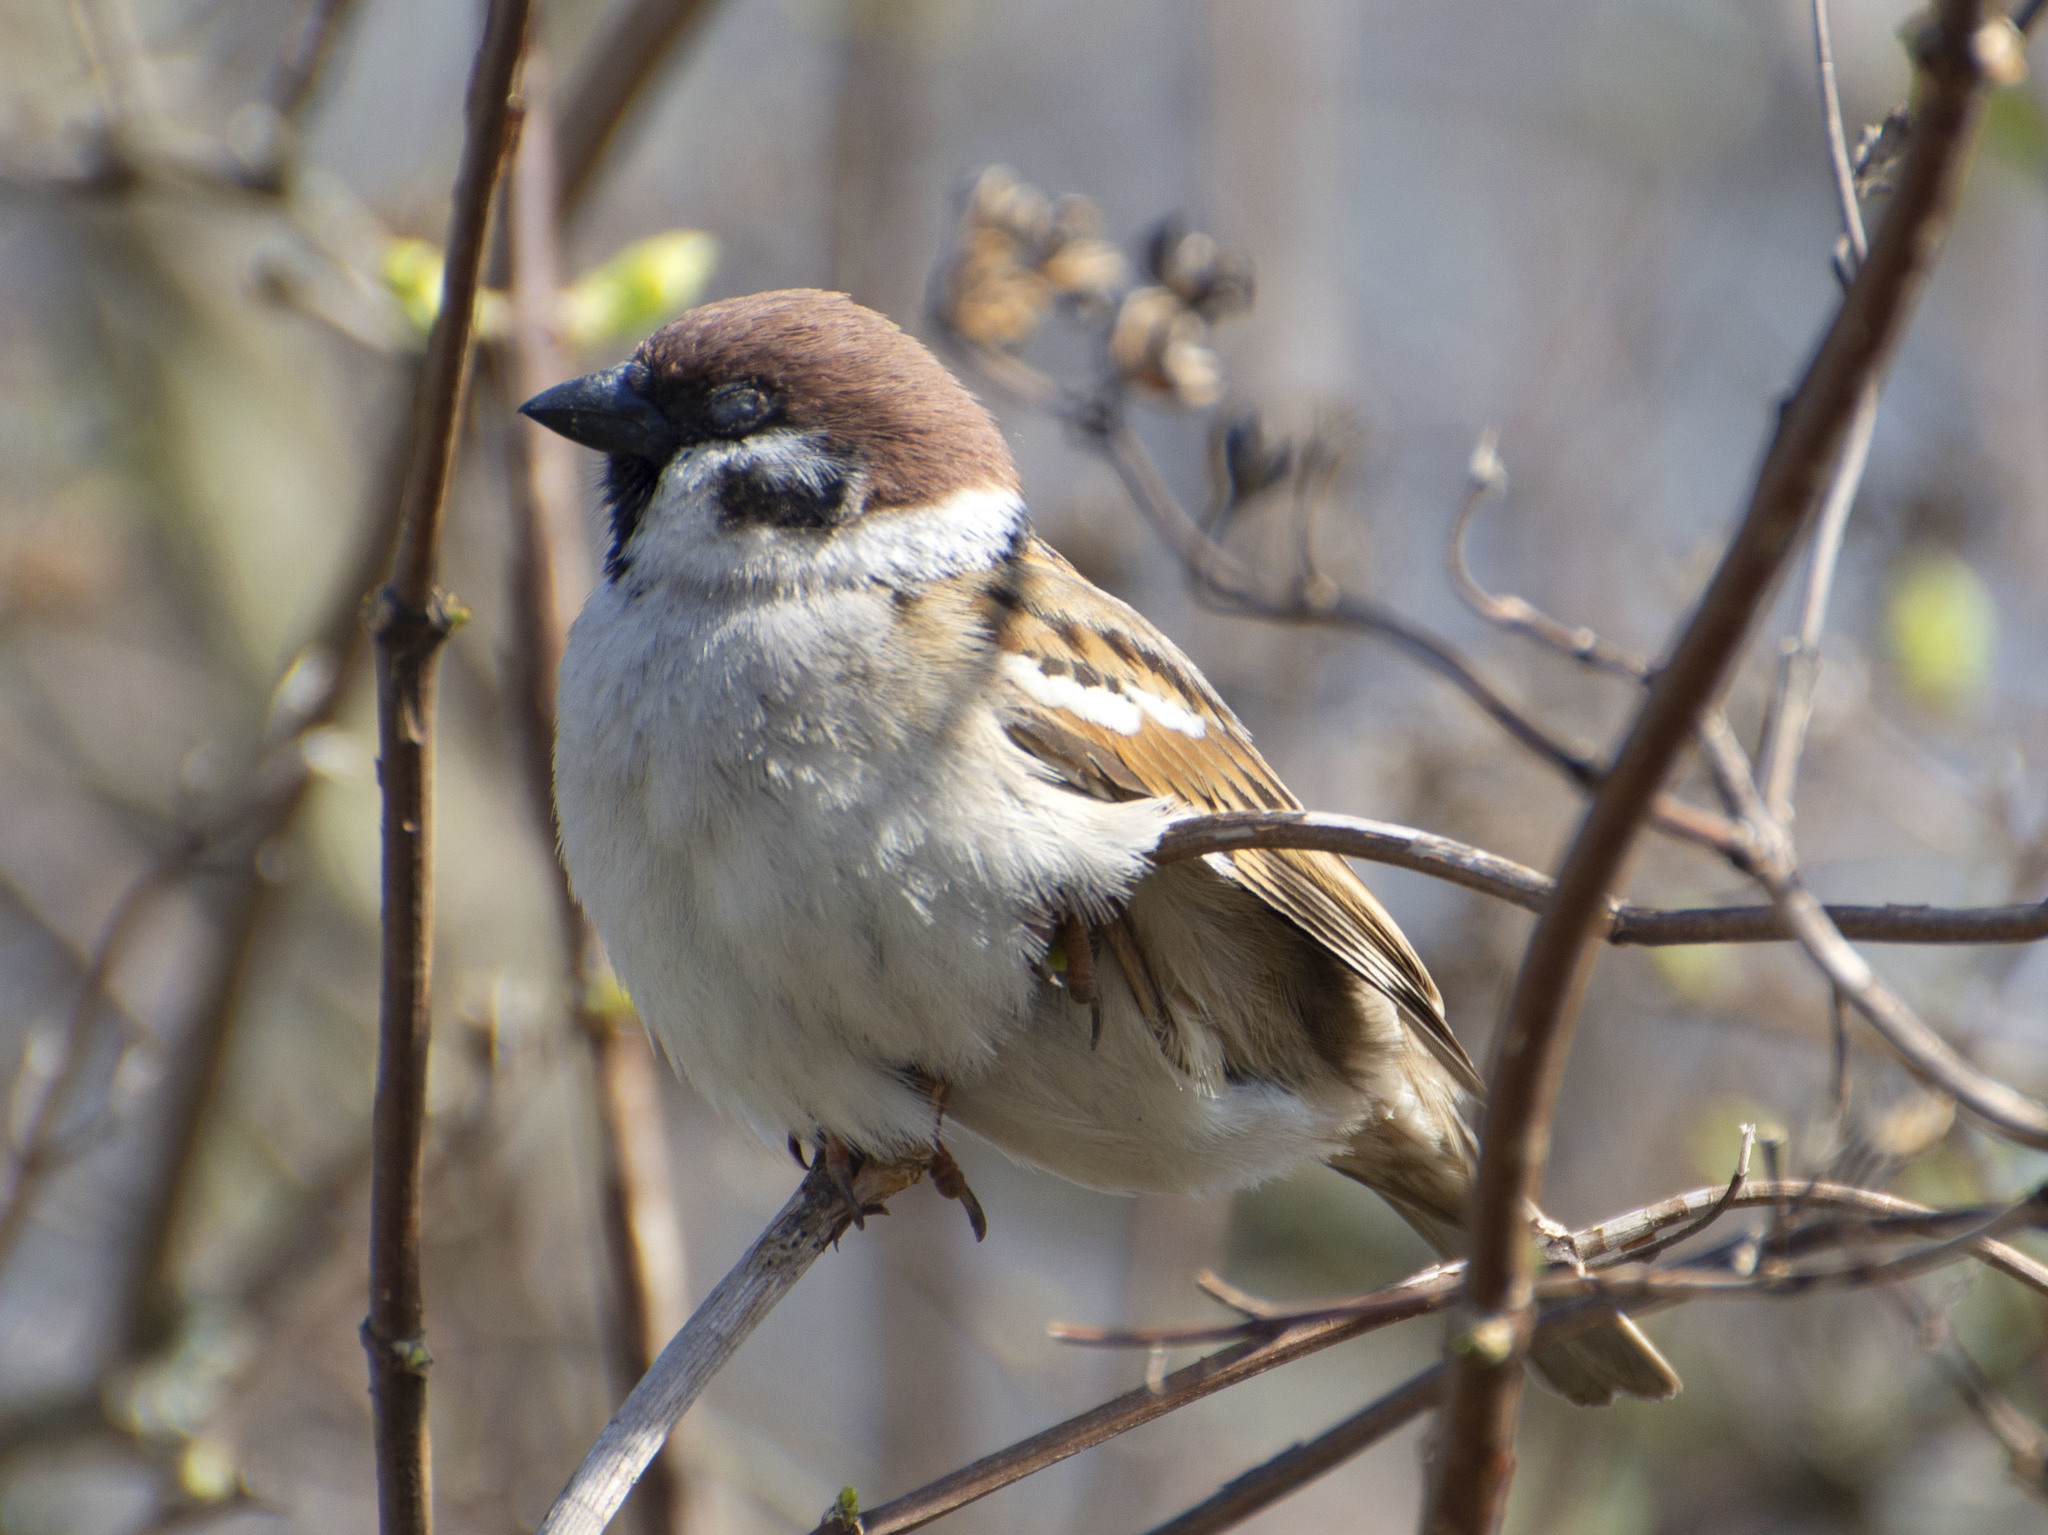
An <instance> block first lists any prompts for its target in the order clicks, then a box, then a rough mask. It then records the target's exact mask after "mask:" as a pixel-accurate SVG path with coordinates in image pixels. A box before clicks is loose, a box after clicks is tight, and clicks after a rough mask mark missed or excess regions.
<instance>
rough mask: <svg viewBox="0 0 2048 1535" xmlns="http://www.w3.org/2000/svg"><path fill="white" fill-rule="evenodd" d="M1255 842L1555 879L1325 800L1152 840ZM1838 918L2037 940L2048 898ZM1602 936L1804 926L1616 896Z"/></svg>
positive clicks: (1756, 910)
mask: <svg viewBox="0 0 2048 1535" xmlns="http://www.w3.org/2000/svg"><path fill="white" fill-rule="evenodd" d="M1249 848H1302V849H1306V850H1309V851H1312V852H1323V853H1338V854H1341V855H1343V856H1344V857H1346V858H1358V859H1363V860H1365V861H1367V862H1370V863H1383V864H1387V865H1390V866H1392V867H1394V868H1400V869H1412V870H1414V871H1415V872H1416V873H1418V874H1427V875H1430V876H1432V877H1433V878H1436V879H1441V880H1443V881H1444V882H1445V883H1447V884H1453V885H1459V886H1462V887H1463V888H1465V889H1467V890H1476V891H1478V892H1479V893H1480V894H1482V895H1490V896H1492V897H1494V898H1495V899H1496V900H1501V901H1506V902H1507V903H1508V904H1509V905H1511V906H1519V907H1521V908H1522V909H1523V910H1524V911H1533V912H1540V911H1542V910H1543V909H1544V907H1545V906H1546V905H1547V904H1548V903H1549V900H1550V896H1551V892H1552V890H1553V889H1554V888H1555V886H1554V884H1553V882H1552V880H1551V879H1550V877H1549V876H1548V875H1546V874H1539V873H1538V872H1537V871H1536V870H1534V869H1531V868H1529V867H1528V866H1527V865H1525V864H1519V863H1516V862H1515V861H1514V860H1513V859H1511V858H1503V857H1501V856H1500V855H1499V854H1498V853H1489V852H1487V851H1486V850H1485V849H1484V848H1476V847H1473V846H1471V845H1470V844H1469V843H1464V842H1459V841H1457V840H1455V839H1453V838H1450V837H1442V836H1438V835H1437V834H1436V833H1434V832H1426V831H1418V830H1416V829H1415V828H1414V827H1410V826H1397V825H1395V824H1393V823H1392V822H1388V821H1371V820H1366V819H1364V818H1362V817H1359V816H1342V815H1331V814H1328V813H1326V812H1323V811H1316V810H1226V811H1218V812H1214V813H1211V814H1206V815H1191V816H1184V817H1182V818H1181V819H1180V820H1178V821H1175V822H1174V823H1173V824H1172V825H1170V826H1169V827H1167V829H1166V831H1165V833H1164V834H1163V835H1162V836H1161V837H1160V839H1159V842H1158V844H1157V845H1156V846H1155V847H1154V848H1153V850H1152V861H1153V862H1154V863H1156V864H1166V863H1176V862H1179V861H1182V860H1184V859H1189V858H1201V857H1205V856H1207V855H1209V854H1213V853H1231V852H1242V851H1244V850H1246V849H1249ZM1823 910H1824V911H1825V912H1826V914H1827V916H1828V919H1829V920H1830V921H1831V922H1833V923H1835V924H1836V926H1837V928H1838V929H1839V930H1840V932H1841V933H1842V934H1843V935H1844V936H1845V937H1849V938H1857V939H1861V940H1863V941H1864V942H1866V943H1925V944H1964V943H1968V944H1978V943H2032V942H2034V941H2036V940H2038V939H2041V938H2048V902H2038V901H2032V902H2025V903H2021V904H2016V905H2010V906H1977V907H1947V906H1897V905H1893V906H1829V907H1825V908H1823ZM1606 913H1607V915H1606V927H1605V929H1604V931H1603V933H1602V936H1603V937H1604V938H1605V939H1606V940H1607V942H1609V943H1612V944H1623V945H1629V946H1632V947H1654V948H1661V947H1668V946H1672V945H1679V944H1699V943H1775V942H1793V941H1797V940H1798V939H1799V936H1800V935H1799V932H1798V930H1797V929H1796V927H1795V926H1794V925H1793V924H1792V922H1791V921H1790V920H1789V919H1788V918H1786V917H1785V916H1784V915H1783V914H1782V913H1781V912H1780V911H1779V910H1778V908H1777V907H1776V906H1702V907H1693V908H1679V909H1675V910H1664V909H1659V908H1655V907H1647V906H1637V905H1635V904H1633V903H1631V902H1628V901H1615V900H1612V899H1611V898H1610V899H1609V900H1608V902H1607V906H1606Z"/></svg>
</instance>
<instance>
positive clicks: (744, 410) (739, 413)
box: [704, 384, 773, 437]
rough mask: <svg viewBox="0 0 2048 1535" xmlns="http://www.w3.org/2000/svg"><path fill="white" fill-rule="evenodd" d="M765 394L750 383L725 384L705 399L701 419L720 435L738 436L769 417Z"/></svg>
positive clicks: (769, 407) (769, 408)
mask: <svg viewBox="0 0 2048 1535" xmlns="http://www.w3.org/2000/svg"><path fill="white" fill-rule="evenodd" d="M772 409H773V407H772V406H771V405H770V404H769V402H768V396H767V395H765V394H763V393H762V392H761V391H760V390H758V389H756V388H755V387H754V386H753V385H752V384H727V385H726V386H724V387H723V388H721V389H714V390H713V391H712V392H711V398H710V399H709V400H707V401H706V402H705V405H704V418H705V420H706V421H708V422H709V423H710V426H711V430H712V431H714V432H716V433H718V435H719V436H721V437H741V436H744V435H745V434H746V433H748V432H751V431H752V430H753V429H754V428H755V427H757V426H759V425H760V424H761V423H762V422H763V421H766V420H767V419H768V415H769V412H770V411H771V410H772Z"/></svg>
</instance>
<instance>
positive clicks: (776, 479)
mask: <svg viewBox="0 0 2048 1535" xmlns="http://www.w3.org/2000/svg"><path fill="white" fill-rule="evenodd" d="M846 491H847V483H846V476H845V475H844V474H843V473H841V472H839V471H838V470H837V469H833V470H831V471H828V472H827V473H826V474H825V475H824V476H823V478H822V479H820V480H818V481H816V482H813V481H812V480H809V479H800V478H784V477H782V476H778V475H771V474H769V473H768V472H767V471H766V470H765V469H764V468H763V467H762V466H760V465H758V464H748V465H745V466H740V467H734V468H730V469H727V470H726V471H725V472H724V473H723V474H722V475H720V476H719V480H718V504H719V508H720V511H721V520H722V521H723V522H725V523H727V524H728V525H733V524H742V523H751V524H754V525H757V526H760V527H774V528H798V529H804V528H808V529H825V528H836V527H838V526H839V525H840V524H841V523H842V522H844V521H846Z"/></svg>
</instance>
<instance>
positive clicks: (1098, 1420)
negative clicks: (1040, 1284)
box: [812, 1183, 2048, 1535]
mask: <svg viewBox="0 0 2048 1535" xmlns="http://www.w3.org/2000/svg"><path fill="white" fill-rule="evenodd" d="M1791 1194H1798V1195H1801V1196H1803V1197H1805V1198H1806V1199H1807V1200H1808V1202H1809V1207H1810V1208H1812V1209H1815V1210H1833V1211H1843V1212H1848V1213H1852V1214H1856V1215H1859V1216H1862V1217H1865V1219H1864V1220H1863V1221H1861V1222H1859V1229H1860V1230H1863V1231H1866V1232H1867V1231H1868V1229H1869V1227H1870V1225H1871V1223H1872V1222H1892V1223H1896V1228H1897V1231H1898V1232H1899V1234H1902V1235H1916V1234H1931V1235H1937V1236H1940V1235H1950V1236H1952V1235H1954V1234H1955V1232H1956V1230H1958V1229H1961V1228H1966V1227H1981V1226H1982V1225H1983V1223H1984V1222H1986V1221H1987V1220H1990V1219H1992V1218H1993V1217H1995V1216H1997V1215H1999V1214H2002V1213H2004V1212H1997V1211H1993V1212H1985V1211H1960V1212H1942V1211H1937V1210H1934V1209H1932V1208H1931V1207H1929V1206H1927V1205H1920V1204H1915V1203H1913V1202H1912V1201H1911V1200H1907V1199H1900V1198H1899V1197H1897V1196H1896V1195H1892V1194H1885V1193H1882V1192H1879V1191H1877V1190H1874V1189H1859V1188H1851V1187H1848V1186H1846V1185H1842V1184H1834V1183H1818V1184H1812V1185H1808V1184H1805V1183H1798V1184H1791V1183H1788V1184H1786V1185H1784V1186H1783V1187H1780V1186H1777V1185H1773V1184H1756V1183H1750V1184H1748V1185H1747V1186H1746V1187H1745V1188H1744V1189H1743V1190H1742V1191H1741V1192H1740V1193H1738V1194H1737V1195H1736V1196H1735V1197H1734V1198H1733V1199H1732V1200H1731V1199H1729V1198H1728V1191H1727V1187H1726V1185H1716V1186H1714V1187H1712V1188H1703V1189H1694V1190H1692V1191H1690V1192H1688V1193H1685V1194H1679V1195H1675V1196H1673V1197H1672V1198H1669V1199H1665V1200H1660V1201H1658V1202H1657V1203H1655V1204H1652V1205H1646V1206H1644V1207H1642V1208H1641V1209H1637V1210H1631V1211H1629V1212H1627V1213H1626V1214H1623V1215H1617V1216H1612V1217H1610V1218H1608V1219H1607V1220H1605V1221H1601V1222H1599V1223H1597V1224H1595V1225H1592V1226H1588V1227H1585V1228H1584V1229H1582V1230H1580V1231H1577V1232H1574V1233H1572V1236H1571V1245H1572V1247H1573V1248H1574V1249H1575V1250H1576V1251H1577V1252H1578V1253H1579V1254H1580V1255H1581V1258H1582V1260H1583V1261H1586V1262H1589V1263H1591V1262H1595V1261H1597V1260H1601V1259H1605V1258H1607V1257H1610V1256H1614V1257H1620V1258H1625V1259H1633V1258H1634V1257H1635V1256H1636V1255H1637V1254H1639V1253H1640V1252H1642V1251H1643V1250H1644V1249H1645V1248H1646V1246H1647V1245H1648V1244H1651V1243H1654V1242H1655V1241H1656V1240H1657V1239H1658V1237H1659V1236H1660V1234H1662V1233H1664V1232H1666V1231H1669V1230H1670V1229H1672V1228H1674V1227H1684V1226H1694V1225H1695V1224H1696V1223H1697V1222H1698V1220H1699V1218H1700V1216H1701V1215H1703V1214H1705V1213H1706V1212H1708V1211H1710V1210H1713V1209H1716V1208H1717V1207H1718V1208H1722V1209H1756V1208H1768V1207H1770V1206H1771V1205H1773V1204H1775V1203H1777V1202H1779V1201H1781V1200H1782V1199H1784V1198H1786V1197H1788V1195H1791ZM1959 1223H1960V1225H1959ZM1823 1235H1825V1233H1821V1232H1816V1233H1815V1240H1817V1239H1818V1238H1819V1237H1820V1236H1823ZM1972 1253H1973V1255H1974V1256H1975V1257H1976V1258H1978V1259H1979V1260H1980V1261H1981V1262H1983V1263H1984V1264H1985V1265H1986V1266H1988V1267H1991V1268H1995V1269H1997V1270H1999V1271H2000V1272H2001V1273H2005V1274H2008V1275H2010V1276H2011V1277H2013V1278H2015V1279H2017V1280H2019V1281H2020V1282H2021V1283H2022V1284H2026V1285H2029V1286H2031V1287H2033V1288H2034V1289H2036V1290H2039V1291H2040V1292H2042V1293H2043V1294H2048V1264H2042V1263H2040V1262H2037V1261H2036V1260H2035V1259H2033V1258H2030V1257H2028V1256H2027V1255H2026V1254H2025V1253H2023V1252H2021V1251H2020V1250H2019V1249H2018V1248H2016V1247H2013V1246H2011V1245H2010V1244H2009V1243H2005V1242H2001V1241H1998V1240H1995V1239H1990V1238H1984V1237H1981V1236H1978V1237H1973V1239H1972ZM1462 1267H1463V1265H1462V1264H1454V1265H1439V1266H1437V1267H1434V1268H1430V1269H1425V1270H1422V1271H1421V1272H1419V1273H1417V1274H1413V1275H1410V1276H1409V1277H1408V1278H1407V1279H1405V1280H1403V1281H1401V1282H1400V1284H1398V1285H1395V1286H1392V1287H1390V1288H1389V1289H1388V1290H1382V1291H1375V1292H1373V1294H1371V1295H1367V1296H1359V1297H1354V1298H1353V1300H1352V1301H1351V1302H1349V1303H1347V1302H1341V1301H1340V1302H1333V1303H1331V1304H1330V1305H1327V1306H1323V1307H1317V1308H1312V1309H1303V1310H1300V1311H1296V1312H1288V1311H1286V1310H1284V1309H1283V1308H1279V1307H1275V1306H1272V1305H1270V1304H1269V1303H1267V1302H1265V1301H1263V1300H1260V1299H1258V1298H1257V1297H1253V1296H1248V1295H1245V1294H1243V1292H1241V1291H1238V1290H1236V1289H1235V1288H1234V1287H1231V1286H1227V1285H1220V1282H1219V1286H1220V1288H1221V1290H1222V1291H1223V1294H1222V1296H1221V1298H1222V1299H1223V1301H1224V1304H1226V1305H1228V1306H1230V1307H1231V1308H1232V1309H1234V1310H1238V1311H1240V1312H1242V1313H1248V1314H1249V1316H1248V1320H1247V1321H1246V1322H1245V1323H1244V1324H1243V1325H1242V1327H1241V1329H1228V1328H1224V1329H1217V1330H1216V1333H1215V1337H1216V1338H1218V1339H1220V1340H1222V1341H1225V1342H1227V1343H1228V1344H1229V1346H1228V1347H1225V1348H1223V1349H1221V1350H1220V1351H1218V1352H1217V1353H1214V1354H1211V1355H1209V1356H1208V1357H1207V1358H1204V1359H1201V1360H1198V1361H1196V1362H1195V1363H1194V1364H1191V1365H1188V1366H1186V1367H1185V1368H1183V1369H1180V1370H1177V1371H1175V1372H1173V1373H1172V1374H1170V1375H1168V1376H1166V1377H1165V1378H1164V1379H1163V1380H1162V1381H1161V1382H1160V1383H1159V1385H1158V1387H1157V1389H1156V1390H1155V1389H1154V1388H1152V1387H1147V1386H1140V1387H1139V1388H1137V1389H1136V1390H1134V1391H1130V1392H1126V1393H1125V1394H1124V1395H1122V1396H1120V1397H1116V1398H1114V1399H1113V1400H1111V1401H1108V1402H1105V1403H1103V1404H1102V1405H1101V1406H1099V1407H1095V1408H1092V1409H1090V1410H1089V1411H1087V1412H1084V1413H1081V1414H1079V1415H1077V1416H1075V1417H1072V1418H1069V1419H1067V1420H1066V1421H1065V1422H1062V1423H1058V1424H1055V1425H1053V1426H1052V1427H1051V1428H1047V1429H1044V1430H1041V1431H1040V1432H1039V1433H1036V1434H1033V1435H1031V1436H1030V1437H1028V1438H1026V1439H1023V1440H1020V1441H1018V1442H1017V1443H1016V1444H1013V1445H1010V1446H1009V1447H1007V1448H1006V1449H1002V1450H998V1451H996V1452H995V1453H994V1454H992V1455H987V1456H984V1457H982V1458H981V1459H980V1460H977V1461H975V1462H974V1463H972V1464H971V1465H968V1466H964V1467H962V1468H961V1469H960V1470H958V1471H954V1472H952V1473H950V1474H948V1475H946V1476H943V1477H940V1478H939V1479H938V1480H937V1481H934V1482H930V1483H927V1484H926V1485H925V1486H923V1487H920V1488H917V1489H915V1490H914V1491H911V1492H908V1493H905V1494H903V1495H902V1496H901V1497H898V1498H893V1499H891V1500H890V1501H888V1502H887V1503H883V1504H879V1505H877V1506H876V1507H875V1508H873V1509H871V1510H868V1511H866V1512H865V1513H863V1514H862V1516H861V1525H862V1528H863V1529H864V1530H865V1531H866V1532H867V1535H900V1532H902V1531H906V1530H914V1529H919V1528H922V1527H923V1526H924V1525H927V1524H930V1523H931V1522H932V1521H934V1520H936V1519H940V1518H943V1517H944V1516H945V1515H947V1514H949V1513H952V1512H954V1511H955V1510H957V1509H959V1508H962V1507H964V1506H966V1505H967V1504H969V1503H972V1502H975V1501H976V1500H978V1499H980V1498H984V1497H987V1496H988V1495H989V1494H990V1493H993V1492H998V1491H1000V1490H1001V1489H1003V1488H1004V1487H1007V1486H1009V1485H1011V1484H1012V1483H1013V1482H1018V1481H1021V1480H1023V1479H1024V1478H1025V1477H1027V1476H1030V1475H1032V1474H1034V1473H1035V1472H1038V1471H1042V1470H1044V1469H1046V1468H1047V1467H1049V1466H1053V1465H1056V1464H1058V1463H1059V1462H1060V1461H1062V1460H1065V1459H1068V1458H1069V1457H1071V1456H1074V1455H1078V1454H1079V1453H1081V1452H1082V1451H1083V1450H1086V1449H1089V1448H1091V1447H1093V1446H1095V1445H1098V1444H1101V1443H1103V1442H1105V1441H1106V1440H1109V1439H1113V1438H1115V1437H1116V1436H1118V1435H1119V1434H1123V1433H1127V1432H1129V1431H1130V1430H1131V1429H1133V1428H1137V1427H1139V1426H1141V1425H1142V1424H1145V1423H1149V1422H1151V1421H1153V1420H1154V1419H1155V1418H1158V1417H1161V1416H1163V1415H1165V1414H1166V1413H1169V1412H1173V1411H1175V1410H1177V1409H1178V1408H1180V1407H1184V1406H1186V1405H1187V1404H1188V1403H1190V1402H1194V1401H1198V1400H1200V1399H1201V1398H1202V1397H1205V1396H1208V1395H1211V1394H1212V1393H1214V1392H1216V1391H1220V1390H1222V1389H1224V1388H1225V1387H1226V1386H1231V1385H1235V1384H1236V1383H1237V1382H1239V1381H1242V1380H1248V1379H1250V1378H1251V1377H1252V1376H1254V1375H1258V1374H1262V1373H1264V1372H1265V1371H1267V1370H1270V1369H1274V1368H1277V1367H1278V1366H1280V1365H1283V1364H1287V1363H1290V1362H1292V1361H1293V1360H1296V1359H1299V1358H1301V1357H1303V1356H1304V1355H1306V1354H1309V1353H1313V1352H1316V1351H1317V1350H1320V1349H1323V1348H1328V1347H1330V1346H1331V1345H1333V1344H1336V1343H1341V1342H1344V1341H1346V1340H1348V1339H1350V1338H1355V1337H1358V1336H1359V1335H1361V1334H1362V1333H1364V1332H1368V1331H1372V1330H1375V1329H1377V1328H1379V1327H1384V1326H1387V1325H1390V1324H1391V1323H1392V1322H1395V1321H1399V1320H1403V1319H1404V1318H1405V1317H1406V1316H1412V1315H1415V1314H1417V1313H1418V1311H1420V1312H1424V1313H1426V1312H1429V1311H1435V1310H1439V1309H1441V1307H1442V1305H1443V1304H1444V1303H1445V1301H1446V1300H1447V1299H1448V1298H1449V1297H1448V1294H1447V1292H1445V1291H1443V1290H1442V1289H1441V1288H1440V1285H1441V1281H1442V1280H1443V1278H1444V1276H1445V1275H1446V1274H1447V1273H1455V1272H1456V1271H1457V1270H1460V1269H1462ZM1205 1288H1211V1293H1212V1294H1213V1293H1216V1288H1214V1287H1208V1286H1205ZM1404 1292H1405V1293H1404ZM1676 1298H1677V1299H1687V1298H1691V1297H1689V1296H1679V1297H1676ZM1390 1299H1398V1300H1399V1302H1400V1304H1399V1305H1389V1304H1387V1302H1388V1301H1389V1300H1390ZM1667 1299H1669V1298H1667ZM1663 1303H1664V1302H1661V1301H1660V1302H1657V1303H1653V1304H1663ZM1347 1304H1349V1305H1352V1306H1354V1307H1355V1308H1357V1309H1354V1310H1347V1309H1345V1308H1346V1306H1347ZM1639 1309H1640V1308H1639ZM1596 1312H1597V1308H1590V1309H1588V1308H1583V1307H1582V1308H1581V1310H1580V1313H1579V1315H1578V1318H1577V1320H1572V1319H1571V1318H1569V1317H1568V1316H1567V1315H1566V1313H1564V1312H1559V1313H1557V1314H1555V1315H1546V1316H1545V1317H1544V1318H1543V1320H1542V1321H1541V1322H1540V1323H1539V1325H1538V1331H1539V1333H1541V1334H1542V1335H1543V1336H1545V1337H1550V1336H1553V1333H1554V1331H1555V1334H1556V1335H1562V1334H1563V1332H1564V1331H1565V1330H1566V1329H1572V1330H1578V1329H1583V1328H1586V1327H1592V1326H1597V1325H1599V1322H1600V1320H1601V1316H1600V1315H1599V1314H1596ZM1179 1331H1180V1330H1173V1333H1174V1335H1175V1336H1178V1335H1179ZM1158 1335H1159V1334H1156V1333H1154V1332H1148V1331H1144V1330H1140V1329H1132V1330H1131V1342H1132V1346H1134V1347H1143V1348H1151V1347H1153V1346H1154V1338H1155V1337H1156V1336H1158ZM812 1535H832V1527H831V1526H830V1525H828V1524H822V1523H821V1524H820V1525H819V1526H818V1528H817V1529H816V1530H815V1531H813V1532H812Z"/></svg>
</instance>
